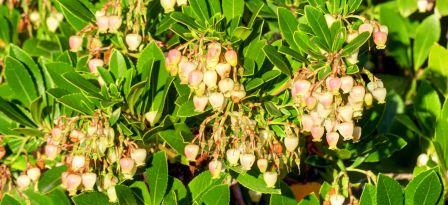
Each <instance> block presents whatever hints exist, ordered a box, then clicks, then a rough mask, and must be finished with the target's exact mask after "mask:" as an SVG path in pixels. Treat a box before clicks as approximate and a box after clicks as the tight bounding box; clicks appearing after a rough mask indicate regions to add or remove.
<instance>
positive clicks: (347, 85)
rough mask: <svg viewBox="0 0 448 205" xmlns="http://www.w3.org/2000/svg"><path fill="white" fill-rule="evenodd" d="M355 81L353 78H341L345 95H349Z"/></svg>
mask: <svg viewBox="0 0 448 205" xmlns="http://www.w3.org/2000/svg"><path fill="white" fill-rule="evenodd" d="M354 83H355V82H354V80H353V77H352V76H349V75H348V76H344V77H342V78H341V89H342V92H343V93H349V92H350V91H351V90H352V88H353V85H354Z"/></svg>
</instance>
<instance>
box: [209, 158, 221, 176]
mask: <svg viewBox="0 0 448 205" xmlns="http://www.w3.org/2000/svg"><path fill="white" fill-rule="evenodd" d="M208 169H209V170H210V173H211V174H212V178H213V179H217V178H219V175H220V174H221V169H222V163H221V161H219V160H216V159H214V160H212V161H211V162H210V163H208Z"/></svg>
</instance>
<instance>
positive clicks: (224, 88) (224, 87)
mask: <svg viewBox="0 0 448 205" xmlns="http://www.w3.org/2000/svg"><path fill="white" fill-rule="evenodd" d="M234 86H235V82H233V80H232V79H230V78H224V79H221V80H220V81H219V83H218V87H219V91H221V92H222V93H223V94H224V95H227V94H230V91H231V90H233V88H234Z"/></svg>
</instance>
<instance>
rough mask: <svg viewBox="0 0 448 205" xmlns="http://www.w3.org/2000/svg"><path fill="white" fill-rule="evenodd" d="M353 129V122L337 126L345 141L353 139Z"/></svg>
mask: <svg viewBox="0 0 448 205" xmlns="http://www.w3.org/2000/svg"><path fill="white" fill-rule="evenodd" d="M353 129H354V125H353V122H343V123H340V124H338V125H337V130H338V131H339V134H341V135H342V138H343V139H344V141H346V140H351V139H353Z"/></svg>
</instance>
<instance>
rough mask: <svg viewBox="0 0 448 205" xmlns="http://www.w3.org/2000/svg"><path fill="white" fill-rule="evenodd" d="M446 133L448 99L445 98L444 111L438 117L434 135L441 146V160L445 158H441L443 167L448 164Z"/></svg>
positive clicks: (447, 138) (447, 130) (447, 127)
mask: <svg viewBox="0 0 448 205" xmlns="http://www.w3.org/2000/svg"><path fill="white" fill-rule="evenodd" d="M446 133H448V100H445V103H444V104H443V107H442V111H441V112H440V115H439V116H438V118H437V121H436V129H435V137H434V140H435V142H436V143H437V144H438V146H440V151H439V152H440V153H439V152H438V153H437V155H439V160H440V158H441V157H443V159H444V160H445V161H443V160H441V161H442V162H441V164H442V167H445V166H446V164H448V137H446Z"/></svg>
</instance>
